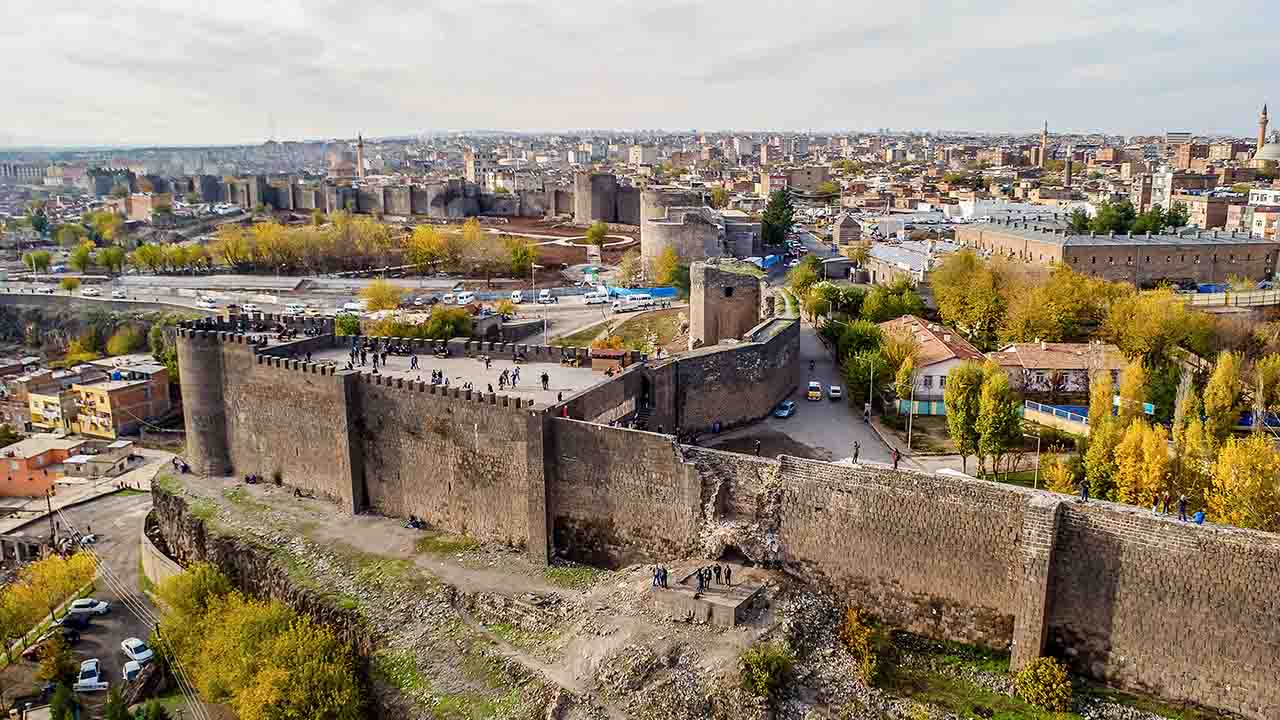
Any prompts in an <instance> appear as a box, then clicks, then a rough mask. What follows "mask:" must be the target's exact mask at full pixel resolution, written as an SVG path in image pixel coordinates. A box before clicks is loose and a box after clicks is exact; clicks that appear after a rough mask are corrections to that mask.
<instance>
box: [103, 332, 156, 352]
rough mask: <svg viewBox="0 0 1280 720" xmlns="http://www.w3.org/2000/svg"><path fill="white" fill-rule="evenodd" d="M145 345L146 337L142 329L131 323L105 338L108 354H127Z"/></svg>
mask: <svg viewBox="0 0 1280 720" xmlns="http://www.w3.org/2000/svg"><path fill="white" fill-rule="evenodd" d="M146 346H147V337H146V336H145V335H143V334H142V330H141V329H139V328H136V327H133V326H132V325H124V326H122V327H121V328H120V329H119V330H116V331H115V333H113V334H112V335H111V337H110V338H108V339H107V354H108V355H128V354H129V353H132V352H137V351H139V350H142V349H143V348H144V347H146Z"/></svg>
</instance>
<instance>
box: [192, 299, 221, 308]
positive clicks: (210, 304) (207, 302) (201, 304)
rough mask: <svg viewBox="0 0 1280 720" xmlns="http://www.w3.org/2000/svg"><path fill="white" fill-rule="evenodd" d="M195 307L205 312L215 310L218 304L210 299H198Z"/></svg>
mask: <svg viewBox="0 0 1280 720" xmlns="http://www.w3.org/2000/svg"><path fill="white" fill-rule="evenodd" d="M196 307H198V308H204V309H205V310H217V309H218V303H216V302H214V301H213V300H212V299H210V298H200V299H199V300H197V301H196Z"/></svg>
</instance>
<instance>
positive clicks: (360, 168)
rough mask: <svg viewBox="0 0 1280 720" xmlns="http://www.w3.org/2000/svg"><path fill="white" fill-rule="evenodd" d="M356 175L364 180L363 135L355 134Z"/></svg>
mask: <svg viewBox="0 0 1280 720" xmlns="http://www.w3.org/2000/svg"><path fill="white" fill-rule="evenodd" d="M356 177H358V178H360V179H361V180H364V136H363V135H361V134H359V133H357V134H356Z"/></svg>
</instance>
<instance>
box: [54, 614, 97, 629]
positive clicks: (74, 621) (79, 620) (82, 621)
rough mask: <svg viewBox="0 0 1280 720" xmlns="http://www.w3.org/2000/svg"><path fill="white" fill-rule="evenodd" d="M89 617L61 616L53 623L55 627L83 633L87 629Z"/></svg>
mask: <svg viewBox="0 0 1280 720" xmlns="http://www.w3.org/2000/svg"><path fill="white" fill-rule="evenodd" d="M89 618H90V616H89V615H63V616H62V617H60V618H58V619H57V620H55V621H54V624H55V625H60V626H62V627H64V628H71V629H73V630H78V631H81V632H83V631H84V629H85V628H87V627H89Z"/></svg>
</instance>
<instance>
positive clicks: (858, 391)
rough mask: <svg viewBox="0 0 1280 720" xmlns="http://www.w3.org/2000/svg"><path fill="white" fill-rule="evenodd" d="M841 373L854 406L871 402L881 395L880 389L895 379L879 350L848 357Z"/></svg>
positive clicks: (865, 351)
mask: <svg viewBox="0 0 1280 720" xmlns="http://www.w3.org/2000/svg"><path fill="white" fill-rule="evenodd" d="M840 372H841V375H843V377H844V384H845V389H846V390H847V391H848V393H849V402H850V403H851V404H854V405H861V404H862V403H864V402H869V401H870V400H871V398H872V396H873V395H879V394H880V392H879V391H880V389H881V388H883V387H885V386H887V385H888V384H889V383H890V381H892V380H893V378H894V376H893V373H892V372H890V370H889V365H888V364H887V363H886V362H885V360H884V357H883V356H881V355H880V351H879V350H863V351H860V352H856V353H852V354H849V355H846V356H845V360H844V366H843V367H842V368H841V370H840ZM872 383H874V387H873V385H872Z"/></svg>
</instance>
